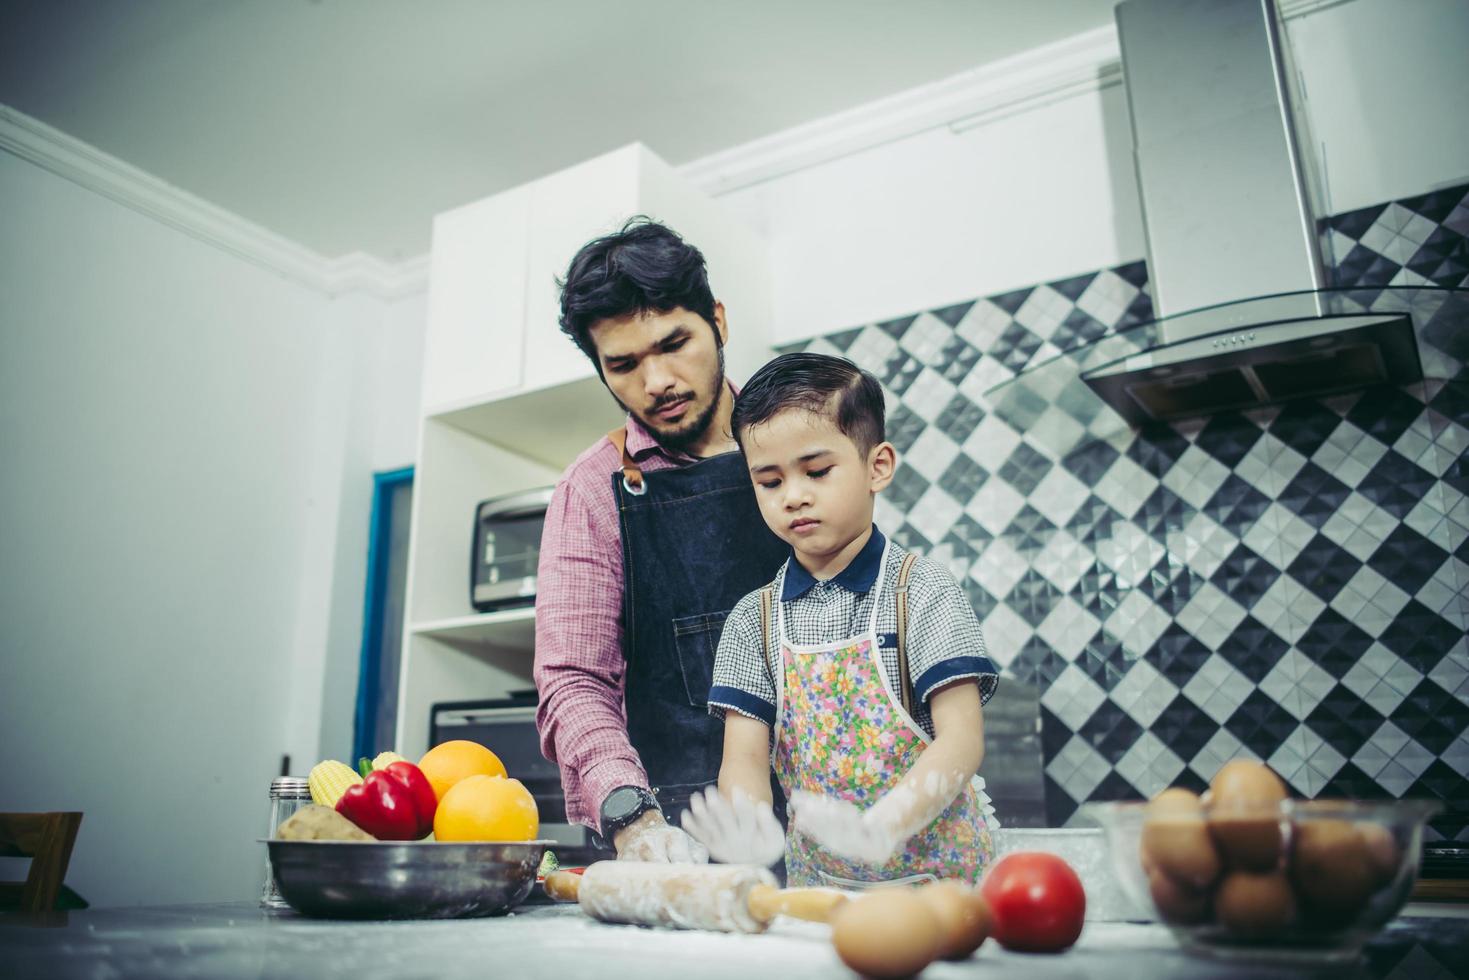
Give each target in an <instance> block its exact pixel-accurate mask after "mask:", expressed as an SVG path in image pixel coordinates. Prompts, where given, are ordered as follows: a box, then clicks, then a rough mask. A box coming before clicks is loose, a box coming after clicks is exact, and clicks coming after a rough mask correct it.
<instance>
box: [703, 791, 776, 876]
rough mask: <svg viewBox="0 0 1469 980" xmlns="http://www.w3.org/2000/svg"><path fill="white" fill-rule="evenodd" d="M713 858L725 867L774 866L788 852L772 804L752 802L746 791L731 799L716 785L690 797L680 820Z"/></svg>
mask: <svg viewBox="0 0 1469 980" xmlns="http://www.w3.org/2000/svg"><path fill="white" fill-rule="evenodd" d="M679 823H681V824H682V825H683V827H684V829H685V830H687V831H688V832H689V834H690V835H692V836H693V838H694V839H695V840H697V841H699V842H700V843H701V844H703V845H704V846H705V847H707V848H709V856H710V857H712V858H713V859H714V860H716V861H723V862H724V863H725V864H760V865H770V864H774V863H775V862H776V861H778V860H780V856H781V854H782V853H784V851H785V833H784V832H783V831H782V830H781V829H780V822H779V821H778V820H776V819H775V814H774V813H773V812H772V811H771V809H770V804H769V803H765V802H759V803H757V802H756V801H754V800H752V799H750V797H749V795H748V794H747V793H745V792H743V791H742V790H738V789H737V790H735V791H734V799H733V800H727V799H725V798H724V797H723V796H722V795H720V793H719V790H718V789H717V788H715V787H713V786H709V787H707V788H705V790H704V792H702V793H695V794H694V795H693V796H692V797H690V798H689V809H687V810H685V811H684V812H683V816H682V817H681V818H680V819H679Z"/></svg>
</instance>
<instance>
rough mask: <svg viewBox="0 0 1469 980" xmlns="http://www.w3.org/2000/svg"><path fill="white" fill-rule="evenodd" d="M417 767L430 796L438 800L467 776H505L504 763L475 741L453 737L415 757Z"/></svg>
mask: <svg viewBox="0 0 1469 980" xmlns="http://www.w3.org/2000/svg"><path fill="white" fill-rule="evenodd" d="M418 768H420V769H422V770H423V774H424V775H425V776H427V777H428V782H429V785H430V786H432V787H433V788H434V796H436V797H438V798H439V799H440V800H442V799H443V798H444V794H445V793H447V792H449V789H450V788H451V787H452V786H453V785H454V784H455V783H457V782H459V780H461V779H464V778H466V777H468V776H506V775H509V774H508V773H507V772H506V771H505V763H503V762H501V761H500V757H499V756H497V755H496V754H495V753H493V752H491V751H490V750H489V749H487V748H485V747H484V746H483V745H480V744H479V743H478V742H467V741H465V740H464V739H462V738H460V739H455V740H453V741H451V742H443V743H441V744H439V745H435V746H434V747H433V748H431V749H429V750H428V751H427V752H425V753H424V754H423V758H422V759H419V760H418Z"/></svg>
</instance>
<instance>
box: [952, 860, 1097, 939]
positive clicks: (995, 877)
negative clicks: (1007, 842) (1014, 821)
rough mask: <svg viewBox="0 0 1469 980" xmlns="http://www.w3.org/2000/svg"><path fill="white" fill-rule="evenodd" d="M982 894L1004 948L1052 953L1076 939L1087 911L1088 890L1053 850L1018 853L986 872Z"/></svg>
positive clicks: (981, 889) (995, 932) (980, 887)
mask: <svg viewBox="0 0 1469 980" xmlns="http://www.w3.org/2000/svg"><path fill="white" fill-rule="evenodd" d="M979 890H980V894H981V895H983V896H984V900H985V902H986V903H988V905H989V907H990V915H991V916H992V917H993V919H994V923H993V924H994V932H993V935H994V937H995V939H996V940H998V941H999V943H1000V945H1001V946H1004V947H1005V948H1006V949H1013V950H1019V951H1021V952H1027V953H1053V952H1056V951H1058V950H1063V949H1065V948H1066V947H1068V946H1070V945H1071V944H1072V943H1074V942H1076V937H1077V936H1080V935H1081V922H1082V919H1083V917H1085V915H1086V891H1085V890H1084V889H1083V888H1082V887H1081V879H1080V878H1078V877H1077V876H1076V872H1075V871H1073V870H1072V869H1071V865H1069V864H1067V863H1066V862H1065V861H1063V860H1061V859H1060V858H1059V857H1057V856H1056V855H1054V854H1047V853H1044V852H1041V851H1017V852H1015V853H1013V854H1007V855H1005V857H1003V858H1001V859H1000V862H999V863H998V864H996V865H995V866H994V867H992V868H990V869H989V871H988V872H986V873H985V876H984V881H983V882H981V883H980V886H979Z"/></svg>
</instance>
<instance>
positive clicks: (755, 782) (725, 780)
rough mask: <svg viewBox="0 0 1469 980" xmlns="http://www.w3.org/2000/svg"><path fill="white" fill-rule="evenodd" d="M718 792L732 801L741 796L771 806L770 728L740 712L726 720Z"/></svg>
mask: <svg viewBox="0 0 1469 980" xmlns="http://www.w3.org/2000/svg"><path fill="white" fill-rule="evenodd" d="M719 792H720V795H722V796H723V797H724V798H725V799H727V800H733V799H734V798H735V793H736V792H742V793H744V794H745V795H746V796H748V797H749V798H750V799H751V800H754V801H755V802H756V803H764V804H765V805H766V806H769V805H770V804H771V796H770V726H769V725H767V724H765V722H763V721H757V720H756V719H754V718H750V717H748V716H746V715H742V714H740V713H739V712H737V711H731V712H728V713H727V714H726V715H725V716H724V758H723V760H722V761H721V762H720V765H719Z"/></svg>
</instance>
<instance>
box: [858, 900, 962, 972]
mask: <svg viewBox="0 0 1469 980" xmlns="http://www.w3.org/2000/svg"><path fill="white" fill-rule="evenodd" d="M943 941H944V936H943V933H942V932H941V931H940V927H939V922H938V919H937V918H935V916H934V914H933V913H932V912H931V911H930V910H929V906H928V903H927V902H925V901H924V900H923V899H922V898H920V897H919V896H918V892H917V889H913V888H905V887H893V888H881V889H878V890H875V891H871V892H868V893H867V894H865V895H863V896H862V897H860V898H857V899H854V900H852V901H850V902H848V903H847V904H845V905H843V906H841V907H840V908H839V909H837V912H836V914H835V915H834V916H833V917H832V921H831V942H832V945H833V946H835V947H836V951H837V955H838V956H840V957H841V958H842V962H843V963H845V964H847V966H849V967H851V968H852V969H853V970H856V971H857V972H858V973H861V974H863V975H865V976H869V977H910V976H912V975H913V974H915V973H917V972H918V971H920V970H922V969H923V968H924V967H926V966H928V964H930V963H932V962H933V960H934V958H935V957H936V956H937V955H938V953H939V950H940V949H941V948H942V946H943Z"/></svg>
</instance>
